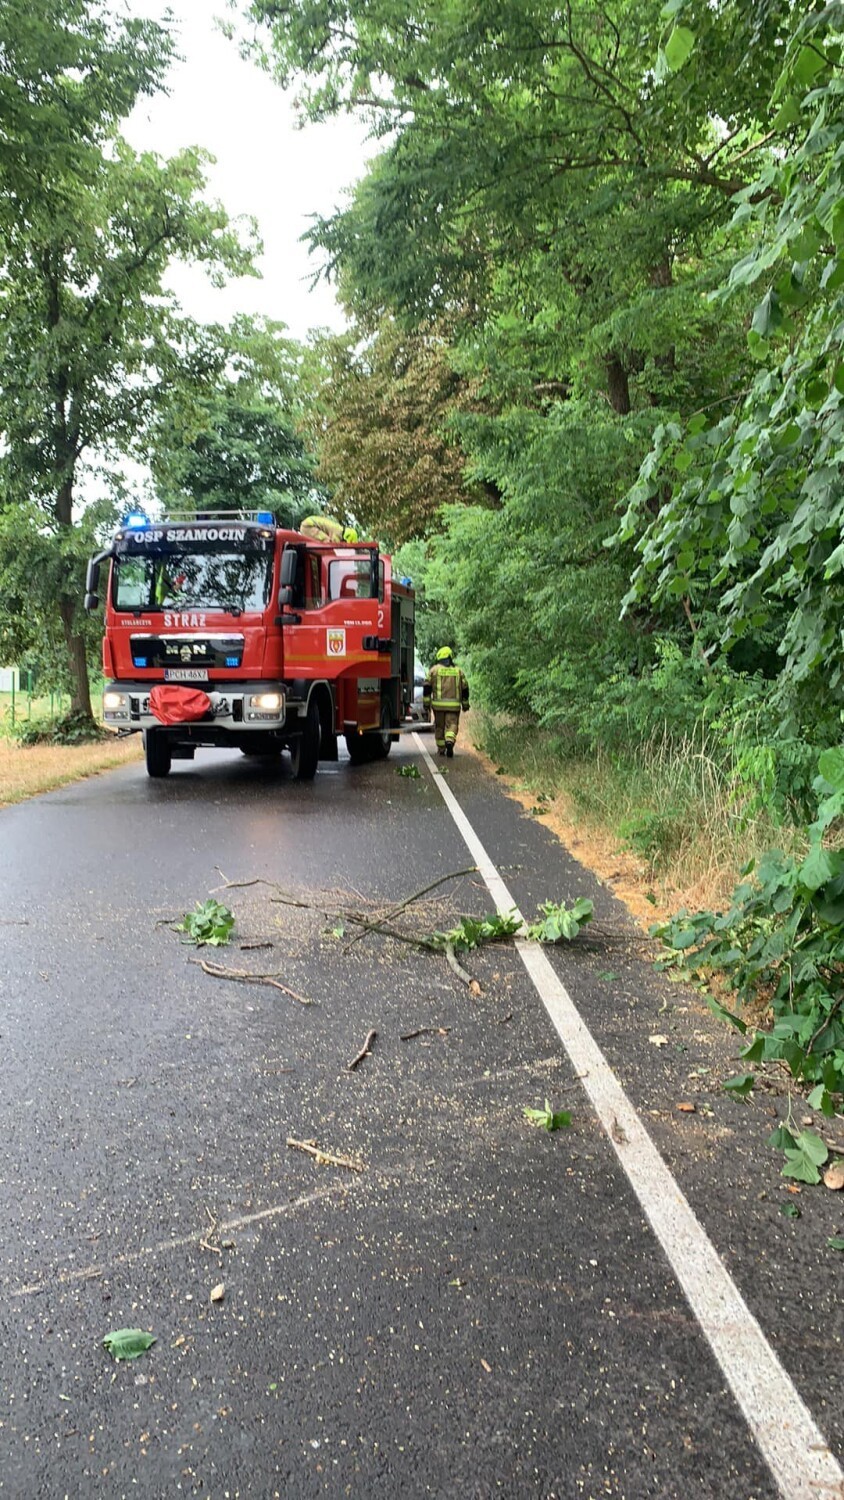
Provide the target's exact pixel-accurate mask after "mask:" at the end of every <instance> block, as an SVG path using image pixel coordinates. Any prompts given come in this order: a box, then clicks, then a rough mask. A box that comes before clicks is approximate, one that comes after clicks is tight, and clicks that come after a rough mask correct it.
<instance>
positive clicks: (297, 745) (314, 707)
mask: <svg viewBox="0 0 844 1500" xmlns="http://www.w3.org/2000/svg"><path fill="white" fill-rule="evenodd" d="M321 733H322V726H321V724H320V718H319V704H318V703H317V702H316V699H315V698H311V701H310V703H309V704H308V712H307V715H306V716H305V723H304V725H303V727H302V733H301V734H300V735H299V736H298V738H297V739H295V740H294V741H293V744H292V745H291V746H290V759H291V762H292V765H293V775H294V776H295V778H296V780H297V781H313V779H314V777H315V775H316V769H317V765H318V763H319V742H320V736H321Z"/></svg>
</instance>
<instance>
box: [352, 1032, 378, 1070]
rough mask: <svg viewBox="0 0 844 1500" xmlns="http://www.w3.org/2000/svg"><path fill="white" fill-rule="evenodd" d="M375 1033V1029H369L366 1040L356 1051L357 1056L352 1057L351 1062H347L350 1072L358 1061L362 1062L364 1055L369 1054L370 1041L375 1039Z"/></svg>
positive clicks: (367, 1055) (370, 1048)
mask: <svg viewBox="0 0 844 1500" xmlns="http://www.w3.org/2000/svg"><path fill="white" fill-rule="evenodd" d="M377 1035H378V1032H377V1031H370V1032H368V1033H367V1037H366V1041H365V1042H364V1044H363V1046H362V1047H361V1049H360V1052H359V1053H358V1055H357V1057H353V1058H352V1060H351V1062H350V1063H349V1071H350V1072H354V1070H355V1068H356V1067H357V1065H358V1063H362V1062H363V1060H364V1058H365V1057H369V1054H370V1052H371V1051H372V1043H373V1042H374V1041H375V1038H376V1037H377Z"/></svg>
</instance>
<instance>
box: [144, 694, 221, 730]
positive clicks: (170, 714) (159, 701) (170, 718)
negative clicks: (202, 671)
mask: <svg viewBox="0 0 844 1500" xmlns="http://www.w3.org/2000/svg"><path fill="white" fill-rule="evenodd" d="M210 708H211V699H210V698H209V696H208V694H207V693H203V692H202V690H201V688H190V687H173V686H165V687H154V688H153V690H152V692H151V693H150V695H149V709H150V713H152V714H155V717H156V718H157V720H158V722H159V724H190V723H191V721H192V720H194V719H204V718H205V715H206V714H207V713H208V712H209V710H210Z"/></svg>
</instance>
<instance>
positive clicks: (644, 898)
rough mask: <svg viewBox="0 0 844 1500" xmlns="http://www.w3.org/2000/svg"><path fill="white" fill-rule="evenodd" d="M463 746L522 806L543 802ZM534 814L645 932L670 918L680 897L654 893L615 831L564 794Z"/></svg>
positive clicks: (480, 752)
mask: <svg viewBox="0 0 844 1500" xmlns="http://www.w3.org/2000/svg"><path fill="white" fill-rule="evenodd" d="M460 748H461V750H468V751H469V752H470V753H471V754H472V755H474V756H475V758H476V760H479V761H480V763H481V765H483V766H484V767H485V768H486V769H487V770H488V771H489V772H490V773H491V774H492V775H494V776H497V777H498V780H499V781H500V782H501V783H502V784H503V785H504V786H505V787H506V789H507V793H508V795H509V796H511V797H513V798H514V799H515V801H517V802H519V803H521V805H522V807H524V808H527V809H530V810H532V811H533V810H534V809H537V808H538V807H539V806H540V804H537V800H536V794H535V793H533V792H528V791H524V790H522V789H521V788H520V787H519V786H518V784H517V783H515V782H514V781H512V780H511V779H510V778H508V777H507V776H506V775H499V772H498V767H497V766H496V765H495V762H494V761H492V760H490V758H489V756H488V755H486V754H485V753H484V751H483V750H479V749H478V747H477V745H474V744H473V743H472V741H471V740H470V739H468V738H467V739H465V740H461V742H460ZM533 815H534V817H535V818H536V820H537V822H538V823H544V824H545V827H546V828H550V830H551V832H552V833H553V834H555V835H556V836H557V838H558V839H560V841H561V842H562V843H563V844H564V845H565V847H566V848H567V849H568V850H569V851H570V852H571V853H572V854H573V855H574V857H575V859H577V860H579V861H580V863H581V864H583V865H585V866H586V868H587V869H589V870H591V871H592V872H593V874H594V875H597V877H598V879H599V880H600V881H601V884H602V885H606V886H607V887H608V889H609V890H611V891H612V893H613V895H614V896H617V897H618V899H619V901H622V902H623V903H624V905H625V906H626V907H627V910H628V911H629V912H630V915H631V916H632V917H633V918H634V920H635V921H636V922H637V923H638V925H639V926H640V927H641V928H642V929H643V931H644V932H648V931H649V930H650V928H651V927H652V926H653V924H654V923H655V922H661V921H668V919H669V918H670V917H671V915H672V911H673V910H676V907H677V905H679V904H680V902H679V900H678V902H677V903H673V904H672V905H671V906H669V905H668V904H667V903H666V901H665V891H664V890H662V891H660V892H659V893H655V892H654V891H653V890H652V884H653V882H652V877H651V874H650V871H649V869H648V867H647V866H646V865H643V864H642V861H641V860H640V859H638V858H637V857H636V855H635V854H633V853H631V852H630V851H629V850H627V849H623V848H622V847H621V846H620V844H619V840H618V836H617V835H616V834H613V833H611V832H610V831H609V830H608V829H602V828H600V827H598V826H597V825H595V824H590V823H587V822H585V821H584V820H583V818H582V817H581V816H580V815H579V814H578V813H576V812H575V810H574V808H573V807H572V805H571V804H570V802H569V801H568V799H567V798H566V797H565V796H564V794H562V793H558V794H557V796H555V797H553V798H551V799H550V800H549V801H548V802H547V803H542V804H541V811H539V810H536V811H533Z"/></svg>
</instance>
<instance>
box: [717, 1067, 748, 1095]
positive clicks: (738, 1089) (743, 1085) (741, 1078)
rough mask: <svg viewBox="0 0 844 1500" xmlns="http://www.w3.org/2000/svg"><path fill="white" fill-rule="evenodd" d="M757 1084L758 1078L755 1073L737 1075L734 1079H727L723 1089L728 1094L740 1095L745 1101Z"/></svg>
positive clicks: (724, 1081)
mask: <svg viewBox="0 0 844 1500" xmlns="http://www.w3.org/2000/svg"><path fill="white" fill-rule="evenodd" d="M755 1082H756V1076H755V1074H753V1073H736V1075H735V1077H733V1078H725V1079H724V1080H723V1082H722V1084H721V1087H722V1088H724V1089H726V1090H727V1092H728V1093H730V1094H738V1095H739V1096H740V1097H741V1098H742V1099H745V1098H746V1097H747V1095H748V1094H749V1093H750V1090H751V1089H752V1088H753V1085H754V1083H755Z"/></svg>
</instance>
